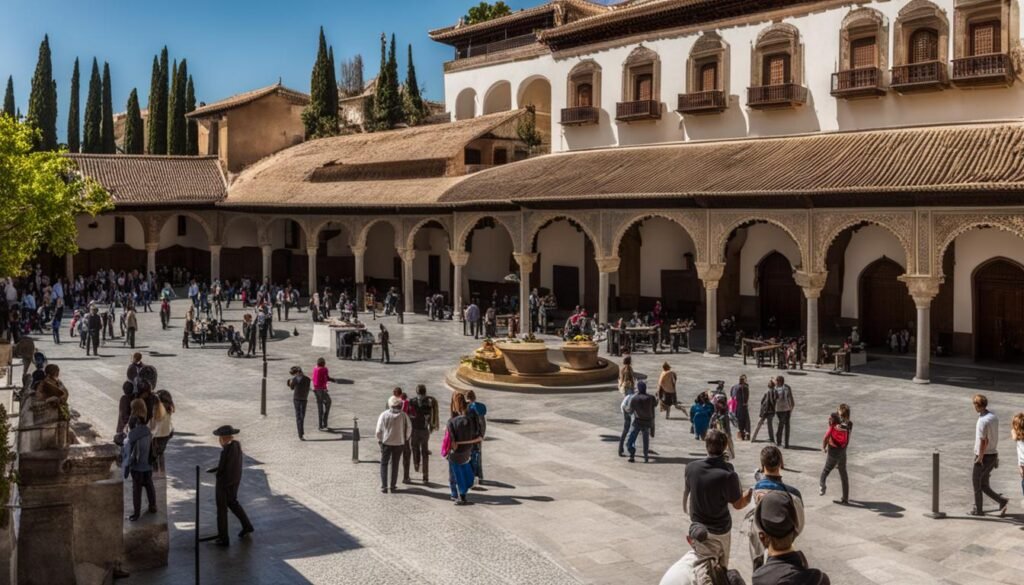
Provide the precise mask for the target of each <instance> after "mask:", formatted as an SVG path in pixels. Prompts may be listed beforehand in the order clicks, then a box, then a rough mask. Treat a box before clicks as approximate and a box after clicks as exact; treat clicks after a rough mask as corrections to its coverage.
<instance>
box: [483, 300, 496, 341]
mask: <svg viewBox="0 0 1024 585" xmlns="http://www.w3.org/2000/svg"><path fill="white" fill-rule="evenodd" d="M497 318H498V317H497V312H496V311H495V310H494V305H491V306H489V307H487V311H485V312H484V337H490V338H492V339H493V338H494V337H497V335H498V327H497Z"/></svg>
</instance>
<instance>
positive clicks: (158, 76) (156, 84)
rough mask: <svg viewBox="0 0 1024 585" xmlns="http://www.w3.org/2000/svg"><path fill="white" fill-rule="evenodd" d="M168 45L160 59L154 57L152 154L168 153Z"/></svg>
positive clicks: (151, 101) (151, 86)
mask: <svg viewBox="0 0 1024 585" xmlns="http://www.w3.org/2000/svg"><path fill="white" fill-rule="evenodd" d="M167 75H168V70H167V47H166V46H165V47H164V48H163V50H162V51H160V59H159V60H157V58H156V57H153V74H152V77H151V78H150V83H149V114H148V119H149V136H148V137H147V138H148V140H147V144H148V146H149V153H150V154H167V93H168V90H167Z"/></svg>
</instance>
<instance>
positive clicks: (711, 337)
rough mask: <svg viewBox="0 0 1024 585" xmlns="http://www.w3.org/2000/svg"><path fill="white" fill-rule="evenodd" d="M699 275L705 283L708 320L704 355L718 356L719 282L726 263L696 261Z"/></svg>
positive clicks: (705, 303) (706, 316) (705, 305)
mask: <svg viewBox="0 0 1024 585" xmlns="http://www.w3.org/2000/svg"><path fill="white" fill-rule="evenodd" d="M695 266H696V267H697V277H698V278H700V279H701V281H702V282H703V283H704V297H705V299H704V307H705V309H706V314H705V318H704V320H705V321H706V322H707V324H706V325H705V327H704V328H705V329H706V330H707V334H706V335H707V339H706V341H705V343H704V355H705V356H707V357H718V356H719V353H718V282H719V281H720V280H722V275H723V274H724V273H725V264H709V263H707V262H696V263H695Z"/></svg>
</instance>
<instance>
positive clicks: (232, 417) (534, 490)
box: [40, 300, 1024, 585]
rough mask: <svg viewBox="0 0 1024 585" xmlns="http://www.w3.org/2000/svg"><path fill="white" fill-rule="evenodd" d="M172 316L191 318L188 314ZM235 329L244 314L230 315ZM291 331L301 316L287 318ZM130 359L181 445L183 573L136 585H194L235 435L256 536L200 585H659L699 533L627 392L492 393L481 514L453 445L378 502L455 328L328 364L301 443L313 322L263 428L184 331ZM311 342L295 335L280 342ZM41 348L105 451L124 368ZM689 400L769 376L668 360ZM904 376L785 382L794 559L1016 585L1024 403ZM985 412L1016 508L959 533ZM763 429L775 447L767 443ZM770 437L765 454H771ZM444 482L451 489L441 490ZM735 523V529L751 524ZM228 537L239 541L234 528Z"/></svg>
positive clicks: (759, 385)
mask: <svg viewBox="0 0 1024 585" xmlns="http://www.w3.org/2000/svg"><path fill="white" fill-rule="evenodd" d="M185 302H187V301H180V300H179V301H175V302H174V303H173V308H172V314H174V315H178V316H180V315H181V314H182V313H183V312H184V308H185V307H184V303H185ZM226 316H227V317H228V319H230V320H233V321H237V320H239V319H240V318H241V311H240V310H238V309H236V308H235V307H232V309H231V310H229V311H227V313H226ZM294 316H295V315H294V314H293V317H294ZM140 322H141V325H140V327H141V330H140V332H139V335H138V339H139V346H140V347H139V351H141V352H143V354H144V355H145V356H146V358H145V359H146V360H147V361H148V362H149V363H152V364H153V365H155V366H156V367H157V368H158V369H159V372H160V386H161V387H164V388H167V389H168V390H170V391H171V392H172V393H173V394H174V396H175V401H176V403H177V405H178V412H177V414H176V415H175V427H176V434H175V438H174V440H172V441H171V443H170V446H169V448H168V466H169V476H170V477H169V480H168V498H169V507H170V509H169V512H170V517H169V521H170V524H171V526H172V534H171V553H170V559H171V560H170V566H168V567H167V568H165V569H162V570H158V571H152V572H148V573H145V574H137V575H133V576H132V577H131V578H130V579H128V580H127V582H128V583H138V584H143V583H145V584H150V583H161V584H162V583H167V584H172V583H173V584H180V583H189V582H192V574H193V541H192V538H193V527H194V524H193V521H194V506H195V466H197V465H198V466H200V468H202V469H206V468H207V467H210V466H212V465H213V464H214V463H215V461H216V459H217V456H218V453H219V447H218V446H217V444H216V441H215V437H213V436H212V435H211V434H210V432H211V431H212V429H214V428H215V427H217V426H219V425H221V424H226V423H230V424H234V425H235V426H237V427H238V428H240V429H241V430H242V432H241V435H240V437H239V439H240V441H241V443H242V446H243V449H244V450H245V453H246V455H247V457H248V460H247V466H246V470H245V473H244V485H243V488H242V490H241V501H242V503H243V505H244V506H245V507H246V508H247V510H248V512H249V515H250V516H251V517H252V518H253V521H254V523H255V525H256V529H257V531H256V533H255V535H254V537H253V538H252V539H250V540H248V541H246V542H238V541H237V539H236V540H235V541H234V542H233V544H232V546H231V547H230V548H228V549H221V548H217V547H214V546H207V545H205V544H204V545H202V547H201V548H200V554H201V557H200V558H201V565H202V569H201V571H202V577H203V582H204V583H218V584H233V583H246V584H250V583H274V584H277V583H307V582H308V583H318V584H319V583H339V584H341V583H345V584H368V585H369V584H373V585H377V584H404V583H413V582H415V583H430V584H438V585H440V584H445V585H447V584H463V583H464V584H467V585H486V584H492V583H494V584H530V585H533V584H545V585H546V584H551V585H557V584H562V583H565V584H570V583H595V584H656V583H657V582H658V580H659V578H660V576H661V574H662V573H663V572H664V571H665V569H666V568H667V567H668V566H669V565H671V564H672V563H673V562H674V561H675V560H676V559H677V558H678V557H679V556H680V555H682V554H683V553H684V552H685V551H686V543H685V540H684V538H683V535H684V533H685V529H686V526H687V525H688V519H687V517H686V515H685V514H684V513H683V511H682V506H681V498H682V477H683V470H684V467H685V465H686V463H688V462H690V461H693V460H694V459H696V458H699V457H701V456H702V451H703V449H702V444H701V443H698V442H696V441H695V440H693V439H692V438H691V437H690V436H689V435H688V430H689V424H688V422H686V421H684V420H682V419H678V420H677V419H676V418H673V419H672V420H669V421H659V424H658V428H657V437H656V438H655V439H654V440H653V449H654V450H655V451H656V455H655V456H654V457H653V459H652V462H651V464H648V465H644V464H641V463H636V464H628V463H627V462H626V461H625V460H624V459H621V458H619V457H617V456H616V453H615V451H616V442H617V440H618V432H619V430H620V428H621V427H620V425H621V415H620V414H619V413H618V410H617V409H618V402H619V395H618V394H617V393H615V392H601V393H588V394H559V393H552V394H550V395H536V394H514V393H502V392H496V391H482V392H480V393H479V395H480V399H481V401H483V402H485V403H486V404H487V406H488V409H489V427H488V433H489V436H488V440H487V442H486V446H485V451H484V452H485V466H486V474H487V477H488V478H489V479H490V480H492V482H493V483H492V484H491V485H488V486H487V487H486V489H485V490H482V491H476V492H473V493H472V495H471V498H472V499H473V500H474V502H475V503H476V505H474V506H469V507H465V508H455V507H453V506H451V503H450V502H449V500H448V495H447V492H448V488H447V485H446V480H447V473H446V467H445V462H444V461H443V460H442V459H441V458H440V455H439V452H440V437H439V436H437V435H435V437H434V438H433V442H434V445H435V447H434V449H433V452H434V455H433V458H432V461H431V469H432V470H433V471H432V479H433V481H434V482H435V483H434V484H431V485H426V486H424V485H420V484H418V483H416V484H414V485H412V486H406V489H403V490H401V491H400V492H399V493H397V494H393V495H382V494H380V493H379V491H378V486H379V483H378V482H379V476H378V466H377V465H376V464H375V461H376V459H377V449H376V445H375V444H374V440H373V438H372V433H373V427H374V423H375V422H376V417H377V415H378V414H379V413H380V411H381V410H382V409H383V408H384V402H385V399H386V397H387V396H388V395H389V394H390V389H391V388H392V387H393V386H395V385H401V386H402V387H404V388H406V389H407V390H411V389H412V387H413V386H414V385H415V384H417V383H420V382H422V383H425V384H427V386H428V388H429V389H430V391H431V393H432V394H433V395H435V396H436V397H438V398H439V400H440V401H441V402H442V403H445V402H446V401H447V398H448V390H447V389H446V388H445V387H444V386H443V383H442V380H443V378H444V374H445V373H446V371H447V370H448V369H449V368H451V367H453V366H454V365H455V364H456V363H457V361H458V357H459V356H460V355H462V354H465V353H468V352H469V351H470V350H471V349H472V348H473V347H475V346H476V342H474V341H473V340H472V339H467V338H464V337H462V335H461V325H460V324H458V323H432V322H429V321H427V320H426V319H425V317H423V316H413V317H410V318H408V319H407V320H406V323H405V324H404V325H399V324H397V323H395V321H394V319H388V320H385V321H384V323H386V324H387V326H388V327H389V328H390V330H391V332H392V335H391V337H392V341H393V342H394V345H395V349H394V350H393V352H392V359H393V360H395V361H394V362H393V363H392V364H391V365H383V364H380V363H377V362H348V361H344V362H342V361H338V360H336V359H334V358H333V357H331V356H325V357H327V358H328V364H329V366H330V367H331V374H332V376H334V377H341V378H344V379H345V380H346V382H347V383H345V384H337V385H334V386H333V388H332V396H333V398H334V406H333V410H332V413H331V424H332V427H336V428H335V429H334V431H333V432H329V433H320V432H317V431H316V430H315V426H316V424H315V420H316V414H315V404H314V403H313V402H310V408H309V410H310V412H308V413H307V419H306V426H307V429H311V428H312V429H313V430H309V431H308V432H307V438H308V439H309V440H307V441H306V442H300V441H299V440H298V438H297V437H296V435H295V426H294V417H293V414H292V405H291V396H290V391H288V389H287V388H286V386H285V384H284V382H285V380H286V379H287V378H288V374H287V372H288V368H289V367H290V366H292V365H293V364H299V365H302V366H303V367H304V368H305V369H306V371H307V372H309V371H310V370H311V368H312V366H313V364H314V361H315V359H316V358H317V357H319V356H321V355H324V354H325V353H326V352H324V351H322V350H319V349H315V348H312V347H310V345H309V343H310V339H311V333H312V326H311V323H310V322H309V320H308V315H305V314H301V315H299V316H298V318H293V319H292V321H291V322H288V323H279V324H278V327H279V337H278V338H277V339H276V340H275V341H274V342H273V343H271V344H270V346H269V353H268V356H269V375H268V402H267V411H268V412H267V416H266V417H263V416H260V414H259V403H260V396H259V394H260V376H261V370H262V365H261V363H260V360H258V359H232V358H228V357H227V355H226V354H227V350H226V347H220V346H216V347H215V346H208V347H207V348H205V349H201V348H197V347H195V346H193V348H191V349H182V348H181V347H180V339H181V325H182V321H181V320H180V319H174V320H173V322H172V324H173V328H172V329H171V330H169V331H161V330H160V327H159V320H158V318H157V317H156V314H155V313H148V314H142V315H141V318H140ZM293 328H295V329H297V330H298V332H299V335H298V336H288V337H286V336H285V335H284V332H285V329H286V330H287V331H289V332H290V331H292V329H293ZM40 346H41V348H42V350H43V351H44V352H46V353H47V355H48V356H49V358H50V359H51V361H55V362H57V363H58V364H60V365H61V368H62V376H63V378H64V379H65V380H66V383H67V385H68V387H69V388H70V390H71V396H72V403H73V406H74V408H76V409H77V410H78V411H80V412H81V413H82V416H84V417H85V418H86V419H88V420H90V421H91V422H94V423H95V424H96V425H97V426H98V427H99V429H100V430H101V431H102V432H106V433H111V432H112V427H113V424H114V423H115V421H116V410H117V399H118V397H119V395H120V387H121V382H122V380H123V376H124V371H125V368H126V366H127V364H128V361H129V356H130V354H131V351H132V350H130V349H128V348H126V347H122V345H121V343H120V342H119V341H114V342H108V343H107V344H106V345H105V346H104V347H103V348H102V349H101V356H102V357H99V358H86V357H85V356H84V352H81V351H80V350H79V349H78V346H77V343H65V344H62V345H61V346H60V347H54V346H53V344H52V342H51V341H49V340H48V339H44V340H42V341H41V342H40ZM665 359H666V357H665V356H664V355H660V356H655V355H643V354H639V355H637V356H636V357H635V361H634V363H635V367H636V370H637V371H638V372H640V373H645V374H649V375H652V376H654V375H656V373H657V371H658V368H659V366H660V364H661V363H662V361H663V360H665ZM667 359H668V361H669V362H670V363H671V364H672V365H673V367H674V368H675V369H676V370H677V371H678V372H679V374H680V390H681V396H682V397H684V399H685V400H686V402H689V401H690V400H692V396H693V395H695V394H696V393H697V392H698V391H699V390H700V389H703V388H706V387H707V384H706V382H707V381H708V380H714V379H719V378H721V379H726V380H728V381H729V383H730V384H731V383H732V382H733V381H734V380H735V378H736V377H737V376H738V375H739V374H741V373H746V374H747V375H748V376H749V377H750V380H751V382H752V385H753V393H754V394H755V396H756V397H759V396H760V394H761V390H762V389H763V388H764V385H765V383H766V381H767V378H768V376H769V375H771V374H775V373H777V372H775V371H771V370H757V369H756V368H753V367H744V366H743V365H742V363H741V362H740V361H739V360H738V359H737V358H706V357H703V356H701V355H699V354H696V353H694V354H689V355H672V356H670V357H668V358H667ZM912 367H913V363H912V362H910V361H906V360H902V361H901V360H884V361H877V362H871V363H869V366H867V367H866V368H865V369H864V370H862V371H859V372H856V373H854V374H852V375H845V376H834V375H829V374H827V373H825V372H823V371H822V372H818V371H806V372H791V373H789V374H788V375H787V378H788V381H789V382H790V384H791V386H792V387H793V389H794V392H795V396H796V401H797V407H796V412H795V414H794V416H793V434H792V445H793V447H794V448H793V449H790V450H789V451H786V452H785V457H786V467H787V469H788V471H787V472H786V474H785V478H786V480H787V481H788V482H790V483H792V484H795V485H796V486H797V487H799V488H800V489H801V490H802V491H803V493H804V496H805V503H806V507H807V529H806V531H805V533H804V534H803V535H802V536H801V537H800V539H799V540H798V546H799V547H800V548H802V549H803V550H804V551H805V552H806V553H807V555H808V557H809V558H810V559H811V560H812V563H813V564H814V565H816V566H819V567H821V568H823V569H824V570H826V571H827V572H828V573H829V574H830V575H831V576H832V582H833V583H836V584H840V585H843V584H849V585H862V584H863V585H867V584H887V583H892V584H900V585H934V584H957V585H968V584H978V585H982V584H986V585H987V584H994V583H1007V584H1019V583H1020V582H1021V574H1022V570H1024V513H1022V510H1021V507H1022V505H1024V502H1022V500H1021V497H1020V491H1019V490H1020V479H1019V477H1018V476H1017V472H1016V470H1015V467H1014V465H1013V464H1014V458H1013V451H1012V444H1011V443H1010V441H1009V439H1008V433H1009V430H1008V425H1009V420H1010V417H1011V413H1012V412H1014V411H1015V410H1020V409H1021V408H1024V396H1022V394H1024V383H1021V382H1019V381H1017V379H1016V377H1015V376H1014V375H1012V374H1005V373H1002V374H1001V373H991V372H985V371H979V370H973V369H963V368H943V367H936V368H935V371H934V376H935V378H934V380H935V382H936V383H933V384H931V385H929V386H919V385H915V384H913V383H911V382H910V381H909V378H910V376H911V374H912V371H911V369H912ZM977 389H981V390H982V391H984V392H985V393H986V394H988V396H989V399H990V401H991V406H992V409H993V410H994V411H995V412H996V413H998V414H999V416H1000V419H1001V422H1002V432H1003V434H1004V435H1005V436H1004V437H1003V438H1002V439H1001V440H1002V441H1004V443H1003V445H1004V446H1003V449H1002V452H1003V463H1002V465H1001V467H1000V469H999V470H997V472H996V474H995V476H994V482H993V483H994V487H995V489H996V490H997V491H1000V492H1003V493H1004V494H1006V495H1008V496H1010V497H1011V501H1012V504H1011V507H1010V512H1011V514H1010V515H1009V516H1008V517H1007V518H1004V519H997V518H987V519H983V520H973V519H968V518H967V517H966V516H965V513H966V511H967V510H968V508H969V507H970V500H971V488H970V463H971V446H972V441H973V433H974V423H975V418H976V415H975V414H974V413H973V410H972V408H971V405H970V396H971V394H972V393H973V392H974V391H976V390H977ZM840 401H845V402H847V403H849V404H850V405H851V407H852V410H853V418H854V421H855V423H856V430H855V433H854V435H853V443H852V447H851V452H850V475H851V481H852V494H851V498H852V500H853V501H854V504H855V505H854V506H851V507H840V506H836V505H834V504H832V497H833V492H835V491H838V489H839V484H838V477H835V475H834V476H833V478H832V481H831V484H830V488H831V490H832V491H831V492H830V494H829V495H828V496H826V497H819V496H818V493H817V487H816V486H817V476H818V474H819V472H820V469H821V465H822V463H823V456H822V455H821V453H820V451H819V450H818V448H817V446H818V445H819V444H820V439H821V435H822V434H823V432H824V423H825V420H826V417H827V414H828V412H829V411H830V409H832V408H834V407H835V405H836V404H837V403H838V402H840ZM353 416H358V417H359V426H360V429H361V431H362V436H363V441H361V443H360V449H361V462H360V463H359V464H353V463H352V461H351V453H352V444H351V440H350V439H351V427H352V418H353ZM763 432H764V431H762V433H763ZM762 436H763V435H762ZM761 446H762V445H761V444H756V445H750V444H739V445H738V446H737V459H736V462H735V464H736V467H737V469H738V470H739V471H740V473H741V477H742V478H743V480H744V482H746V483H747V484H748V485H749V483H750V481H751V480H752V474H753V471H754V469H755V468H756V466H757V455H758V452H759V450H760V447H761ZM933 449H939V450H940V451H941V452H942V466H941V470H942V493H941V505H942V509H943V510H944V511H946V512H948V513H949V514H950V518H949V519H947V520H941V521H937V520H931V519H929V518H926V517H925V516H924V514H925V512H927V511H928V510H929V506H930V503H931V499H930V489H931V453H932V451H933ZM442 484H444V485H442ZM200 500H201V508H202V513H201V514H202V515H201V524H202V532H203V533H208V532H209V531H211V530H212V527H213V523H214V506H213V490H212V476H208V474H205V473H203V487H202V492H201V498H200ZM743 514H744V512H739V511H734V512H733V517H734V524H736V525H739V523H740V520H741V519H742V517H743ZM231 522H232V532H234V531H237V529H238V528H237V524H235V521H234V519H232V521H231ZM732 557H733V559H734V562H733V566H734V567H735V568H738V569H740V571H741V573H743V574H744V576H745V577H747V579H748V582H749V574H750V563H749V555H748V553H747V551H746V546H745V542H744V539H743V537H742V536H741V535H740V534H739V533H738V530H737V529H736V528H734V536H733V551H732Z"/></svg>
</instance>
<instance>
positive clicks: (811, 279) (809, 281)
mask: <svg viewBox="0 0 1024 585" xmlns="http://www.w3.org/2000/svg"><path fill="white" fill-rule="evenodd" d="M793 280H795V281H796V285H797V286H799V287H800V288H802V289H803V290H804V296H805V297H807V298H808V299H816V298H818V297H820V296H821V291H822V289H824V288H825V281H826V280H828V272H804V271H802V270H797V271H795V272H793Z"/></svg>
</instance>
